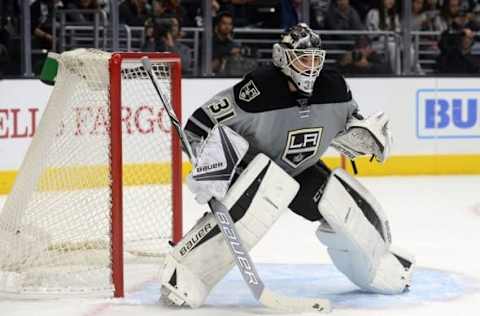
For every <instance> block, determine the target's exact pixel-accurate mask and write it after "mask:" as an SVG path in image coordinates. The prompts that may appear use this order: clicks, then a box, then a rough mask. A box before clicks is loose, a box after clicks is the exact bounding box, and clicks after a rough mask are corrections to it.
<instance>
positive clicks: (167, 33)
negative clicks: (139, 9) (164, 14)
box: [142, 19, 174, 52]
mask: <svg viewBox="0 0 480 316" xmlns="http://www.w3.org/2000/svg"><path fill="white" fill-rule="evenodd" d="M173 44H174V43H173V35H172V26H171V24H170V23H169V22H168V20H161V21H153V20H152V19H148V20H147V21H146V22H145V43H144V45H143V47H142V50H144V51H147V52H171V51H173V46H174V45H173Z"/></svg>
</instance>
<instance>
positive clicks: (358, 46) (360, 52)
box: [338, 36, 393, 75]
mask: <svg viewBox="0 0 480 316" xmlns="http://www.w3.org/2000/svg"><path fill="white" fill-rule="evenodd" d="M338 70H339V71H340V72H342V73H343V74H362V75H366V74H392V73H393V71H392V68H391V67H390V64H389V63H388V62H386V61H385V59H384V58H383V56H382V55H381V54H379V53H378V52H377V51H376V50H375V49H374V48H373V47H372V46H371V43H370V40H369V39H368V38H367V37H365V36H362V37H360V38H359V39H358V40H357V41H356V43H355V46H354V49H353V50H352V51H351V52H348V53H346V54H345V55H343V56H342V57H340V60H339V61H338Z"/></svg>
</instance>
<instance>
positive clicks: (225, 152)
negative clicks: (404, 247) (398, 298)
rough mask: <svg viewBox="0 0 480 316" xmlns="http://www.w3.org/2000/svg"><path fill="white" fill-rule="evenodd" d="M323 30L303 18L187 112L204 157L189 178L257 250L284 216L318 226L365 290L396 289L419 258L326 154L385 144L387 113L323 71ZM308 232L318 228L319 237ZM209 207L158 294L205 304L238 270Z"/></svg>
mask: <svg viewBox="0 0 480 316" xmlns="http://www.w3.org/2000/svg"><path fill="white" fill-rule="evenodd" d="M325 54H326V52H325V50H322V49H321V40H320V37H319V36H318V35H317V34H316V33H314V32H313V31H312V30H311V29H310V28H309V27H308V26H307V25H305V24H302V23H301V24H298V25H296V26H294V27H292V28H290V29H289V30H288V31H287V32H285V33H284V34H282V36H281V39H280V41H279V42H278V43H275V44H274V45H273V64H272V65H271V66H270V67H266V68H263V69H257V70H255V71H253V72H251V73H249V74H247V75H246V76H245V77H244V78H243V80H242V81H240V82H239V83H237V84H235V85H234V86H233V87H231V88H228V89H226V90H224V91H221V92H219V93H218V94H216V95H215V96H213V97H212V98H211V99H210V100H209V101H208V102H206V103H205V104H204V105H202V106H201V107H199V108H198V109H197V110H196V111H195V112H194V113H193V114H192V115H191V116H190V118H189V119H188V121H187V123H186V126H185V133H186V135H187V136H188V140H189V142H190V144H191V146H192V148H193V150H194V151H195V154H196V157H197V164H196V166H195V168H194V169H193V171H192V173H191V174H190V175H189V177H188V186H189V188H190V189H191V191H192V192H193V193H194V194H195V198H196V200H197V201H198V202H199V203H207V202H208V201H209V200H210V199H211V198H215V199H217V200H219V201H221V202H222V203H223V205H225V206H226V207H227V208H228V210H229V213H230V215H231V217H232V219H233V221H234V222H235V228H236V229H237V231H238V234H239V236H240V239H241V241H242V242H243V243H244V245H245V247H246V248H247V249H248V250H250V249H251V248H252V247H254V246H255V245H256V244H257V243H258V242H259V241H260V240H261V239H262V237H263V236H264V235H265V234H266V233H267V232H268V231H269V229H270V228H271V226H272V225H273V224H274V223H275V221H276V220H277V219H278V218H279V217H280V216H281V215H282V214H283V213H285V212H290V211H291V212H294V213H296V214H297V215H298V216H301V217H303V218H305V219H306V220H308V221H312V222H317V223H318V229H317V230H316V238H318V240H319V242H321V243H322V244H324V245H325V246H326V247H327V248H328V254H329V255H330V257H331V260H332V262H333V263H334V265H335V266H336V267H337V268H338V269H339V270H340V271H341V272H342V273H343V274H345V276H346V277H348V279H350V280H351V281H352V282H353V283H354V284H356V285H357V286H358V287H359V288H360V289H362V290H364V291H368V292H373V293H382V294H400V293H403V292H404V291H406V290H407V289H408V288H409V286H410V280H411V274H412V269H413V266H414V259H413V257H412V256H411V255H409V254H407V253H404V252H400V251H399V250H395V249H393V248H392V246H391V233H390V229H389V224H388V219H387V216H386V214H385V213H384V211H383V210H382V208H381V206H380V205H379V203H378V202H377V201H376V200H375V198H374V197H373V196H372V195H371V194H370V193H369V191H368V190H367V189H366V188H365V187H364V186H363V185H361V184H360V183H359V182H358V181H357V180H356V179H355V178H353V177H352V176H350V175H349V174H348V173H346V172H345V171H343V170H342V169H336V170H330V169H329V168H328V167H327V166H326V165H325V164H324V163H323V162H322V161H321V160H320V159H321V156H322V154H323V153H324V152H325V151H326V149H327V147H328V146H333V147H335V148H336V149H338V150H339V151H341V152H342V153H343V154H345V155H346V156H347V157H349V158H350V159H352V160H353V159H355V158H356V157H358V156H360V155H373V156H374V157H375V158H376V159H377V160H378V161H379V162H383V161H385V160H386V159H387V158H388V156H389V152H390V146H391V135H390V130H389V120H388V118H387V116H386V115H384V114H376V115H372V116H369V117H365V118H364V117H363V116H362V115H361V114H360V111H359V108H358V106H357V103H356V102H355V100H354V99H353V97H352V93H351V91H350V90H349V88H348V86H347V84H346V82H345V80H344V79H343V77H342V76H341V75H340V74H338V73H337V72H333V71H328V70H322V66H323V63H324V61H325ZM312 235H313V234H312ZM233 265H234V260H233V257H232V254H231V253H230V251H229V249H228V247H227V244H226V242H225V238H224V236H223V235H222V233H221V231H220V229H219V227H218V225H217V221H216V219H215V217H214V215H213V214H212V213H206V214H205V215H203V216H202V217H201V218H200V219H199V220H198V221H197V223H196V224H195V225H194V227H193V228H192V229H191V230H190V231H189V232H188V233H187V234H186V235H185V237H184V238H183V239H182V240H181V241H180V242H179V243H178V244H177V245H175V247H174V248H173V249H172V251H171V252H170V253H169V254H168V255H167V257H166V260H165V263H164V270H163V275H162V285H161V292H162V293H161V294H162V299H163V300H164V301H167V302H168V303H169V304H174V305H179V306H183V305H185V306H190V307H198V306H201V305H202V304H203V303H204V301H205V299H206V298H207V296H208V294H209V292H210V290H211V289H212V288H213V287H214V286H215V285H216V284H217V283H218V282H219V281H220V280H221V279H222V278H223V277H224V275H225V274H226V273H227V272H228V271H229V270H230V269H231V268H232V267H233Z"/></svg>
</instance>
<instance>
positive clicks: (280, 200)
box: [162, 154, 299, 307]
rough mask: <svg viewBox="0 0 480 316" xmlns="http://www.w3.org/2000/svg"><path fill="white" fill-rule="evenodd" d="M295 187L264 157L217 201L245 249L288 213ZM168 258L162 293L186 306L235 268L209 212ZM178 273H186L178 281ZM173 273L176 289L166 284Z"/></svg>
mask: <svg viewBox="0 0 480 316" xmlns="http://www.w3.org/2000/svg"><path fill="white" fill-rule="evenodd" d="M298 188H299V185H298V183H297V182H296V181H295V180H294V179H293V178H292V177H290V176H289V175H288V174H287V173H286V172H285V171H283V170H282V169H281V168H280V167H278V166H277V165H276V164H275V163H274V162H273V161H271V160H270V159H269V158H268V157H267V156H265V155H263V154H259V155H257V156H256V157H255V158H254V159H253V160H252V161H251V162H250V164H249V165H248V166H247V168H246V169H245V170H244V171H243V173H242V174H241V175H240V176H239V178H238V179H237V180H236V181H235V183H234V184H233V185H232V187H231V188H230V189H229V191H228V193H227V195H226V196H225V198H224V199H223V200H222V203H223V204H224V205H225V206H226V207H227V208H228V209H229V210H230V215H231V216H232V219H233V220H234V221H235V227H236V229H237V231H238V234H239V235H240V239H241V241H242V242H243V244H244V246H245V248H246V249H248V250H250V249H252V248H253V247H254V246H255V245H256V244H257V243H258V241H260V240H261V238H262V237H263V236H264V235H265V233H266V232H267V231H268V230H269V229H270V227H271V226H272V225H273V224H274V223H275V221H276V220H277V219H278V218H279V217H280V215H281V214H283V212H284V211H285V210H286V209H287V208H288V205H289V203H290V202H291V201H292V199H293V198H294V196H295V195H296V193H297V191H298ZM167 257H169V258H168V260H166V261H165V265H166V266H165V267H164V272H163V275H162V288H163V290H167V292H168V293H169V295H175V296H176V299H177V303H176V304H177V305H180V304H181V303H182V301H183V302H184V303H185V304H187V305H189V306H191V307H198V306H200V305H202V304H203V302H204V300H205V299H206V297H207V295H208V293H209V292H210V290H211V289H212V288H213V286H215V284H217V283H218V282H219V281H220V280H221V279H222V278H223V276H224V275H225V274H226V273H227V272H228V271H229V270H230V269H231V268H232V267H233V265H234V261H233V257H232V255H231V253H230V250H229V249H228V245H227V244H226V242H225V239H224V236H223V235H222V233H221V232H220V229H219V227H218V226H217V223H216V220H215V218H214V216H213V214H211V213H207V214H206V215H205V216H204V217H202V218H201V219H200V220H199V221H198V222H197V224H196V225H195V226H194V227H193V228H192V229H191V230H190V231H189V232H188V233H187V234H186V236H185V237H184V238H183V239H182V240H181V241H180V243H178V244H177V245H176V246H175V248H174V249H173V250H172V251H171V252H170V254H169V255H168V256H167ZM182 271H187V273H185V274H184V275H183V276H180V275H179V273H181V272H182ZM174 273H176V284H175V286H173V285H172V282H170V280H171V279H172V277H173V275H174ZM189 279H190V280H189ZM193 279H194V280H193ZM192 284H195V285H192ZM162 292H163V291H162ZM171 301H172V300H171ZM179 303H180V304H179Z"/></svg>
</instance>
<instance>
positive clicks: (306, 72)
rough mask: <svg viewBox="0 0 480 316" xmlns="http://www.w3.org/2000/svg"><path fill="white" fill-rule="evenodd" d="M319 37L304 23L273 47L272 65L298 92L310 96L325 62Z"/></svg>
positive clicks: (293, 28)
mask: <svg viewBox="0 0 480 316" xmlns="http://www.w3.org/2000/svg"><path fill="white" fill-rule="evenodd" d="M320 45H321V40H320V36H319V35H318V34H316V33H315V32H313V30H312V29H310V28H309V27H308V26H307V25H306V24H305V23H299V24H297V25H295V26H293V27H291V28H289V29H288V31H287V32H286V33H283V34H282V37H281V40H280V43H276V44H274V45H273V64H274V65H275V66H277V67H279V68H280V69H281V70H282V72H283V73H284V74H285V75H286V76H288V77H289V78H290V79H291V81H292V83H293V84H294V85H295V86H296V87H297V88H298V89H299V90H300V92H302V93H304V94H306V95H311V94H312V92H313V84H314V83H315V80H316V79H317V77H318V75H319V74H320V71H321V70H322V67H323V62H324V61H325V53H326V52H325V50H321V49H320Z"/></svg>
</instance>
